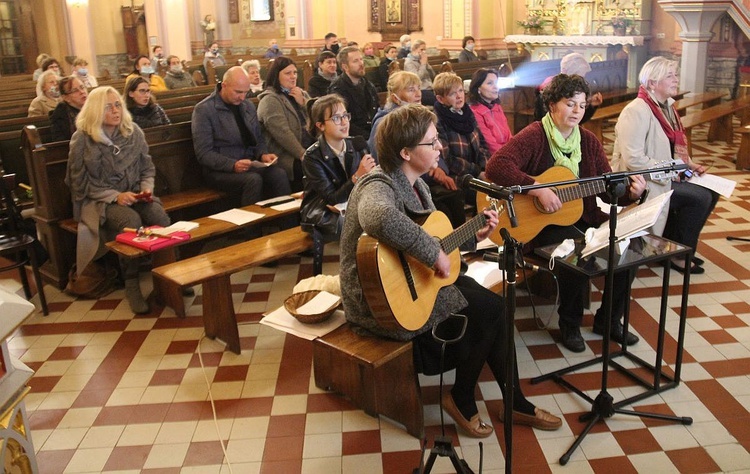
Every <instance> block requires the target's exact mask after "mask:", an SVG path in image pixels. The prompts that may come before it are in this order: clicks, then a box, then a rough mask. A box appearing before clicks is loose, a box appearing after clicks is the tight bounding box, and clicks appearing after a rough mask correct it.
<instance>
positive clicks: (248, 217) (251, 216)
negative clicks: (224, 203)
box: [208, 209, 263, 225]
mask: <svg viewBox="0 0 750 474" xmlns="http://www.w3.org/2000/svg"><path fill="white" fill-rule="evenodd" d="M208 217H210V218H211V219H218V220H220V221H226V222H231V223H232V224H235V225H243V224H247V223H248V222H252V221H257V220H258V219H261V218H263V214H259V213H257V212H250V211H243V210H242V209H229V210H228V211H224V212H220V213H218V214H214V215H213V216H208Z"/></svg>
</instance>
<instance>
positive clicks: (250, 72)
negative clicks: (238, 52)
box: [242, 59, 263, 99]
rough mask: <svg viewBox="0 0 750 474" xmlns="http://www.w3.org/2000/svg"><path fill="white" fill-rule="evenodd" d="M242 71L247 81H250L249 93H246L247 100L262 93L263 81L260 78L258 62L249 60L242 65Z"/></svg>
mask: <svg viewBox="0 0 750 474" xmlns="http://www.w3.org/2000/svg"><path fill="white" fill-rule="evenodd" d="M242 69H244V70H245V72H246V73H247V77H248V79H250V92H248V93H247V98H248V99H249V98H251V97H257V96H258V94H260V93H261V92H263V79H261V78H260V61H258V60H257V59H250V60H248V61H245V62H244V63H242Z"/></svg>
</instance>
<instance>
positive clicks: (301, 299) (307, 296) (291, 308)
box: [284, 290, 341, 324]
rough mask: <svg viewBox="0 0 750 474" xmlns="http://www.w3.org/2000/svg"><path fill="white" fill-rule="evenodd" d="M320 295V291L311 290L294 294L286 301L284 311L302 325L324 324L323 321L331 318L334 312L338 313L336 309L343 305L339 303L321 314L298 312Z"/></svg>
mask: <svg viewBox="0 0 750 474" xmlns="http://www.w3.org/2000/svg"><path fill="white" fill-rule="evenodd" d="M318 293H320V290H310V291H303V292H301V293H294V294H293V295H292V296H290V297H289V298H287V299H286V301H284V309H286V310H287V311H288V312H289V314H291V315H292V316H294V317H295V318H297V320H298V321H299V322H301V323H305V324H315V323H322V322H323V321H325V320H326V319H328V318H330V317H331V315H332V314H333V312H334V311H336V308H338V307H339V306H340V304H341V303H338V304H336V305H335V306H332V307H330V308H328V309H327V310H325V311H323V312H322V313H319V314H299V313H298V312H297V308H299V307H300V306H302V305H304V304H305V303H307V302H308V301H310V300H311V299H313V298H315V296H317V295H318Z"/></svg>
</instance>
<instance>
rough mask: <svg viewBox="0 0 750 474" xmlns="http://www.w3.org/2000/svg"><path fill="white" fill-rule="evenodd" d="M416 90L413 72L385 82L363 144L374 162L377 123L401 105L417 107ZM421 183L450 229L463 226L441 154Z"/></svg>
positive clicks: (419, 95) (459, 202)
mask: <svg viewBox="0 0 750 474" xmlns="http://www.w3.org/2000/svg"><path fill="white" fill-rule="evenodd" d="M419 87H420V80H419V76H417V75H416V74H414V73H413V72H406V71H398V72H395V73H393V75H391V77H390V78H389V79H388V99H387V100H386V103H385V106H384V107H383V108H382V109H380V110H378V113H377V114H375V118H374V119H373V121H372V133H371V134H370V140H369V141H368V142H367V144H368V147H369V148H370V151H371V153H372V156H374V157H375V159H377V157H378V156H377V143H376V141H375V137H376V135H377V131H378V127H379V126H380V123H381V122H382V121H383V119H384V118H385V116H386V115H388V114H389V113H391V112H393V111H394V110H396V109H397V108H399V107H401V106H402V105H409V104H419V103H420V101H421V99H422V91H421V90H420V88H419ZM438 145H439V144H438ZM422 179H423V180H424V182H425V183H427V185H428V186H429V187H430V192H431V193H432V200H433V201H434V202H435V206H436V207H437V208H438V210H439V211H442V212H443V213H444V214H445V215H446V216H448V219H450V221H451V225H452V226H453V227H454V228H456V227H458V226H460V225H461V224H463V223H464V222H465V221H466V212H465V211H464V198H463V196H462V194H461V191H459V190H458V186H456V182H455V181H454V180H453V178H451V177H450V176H449V170H448V165H447V164H446V162H445V159H444V157H443V156H442V154H441V156H440V157H439V158H438V166H436V167H435V168H434V169H431V170H430V171H429V172H428V173H427V174H425V175H424V176H422Z"/></svg>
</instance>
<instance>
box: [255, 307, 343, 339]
mask: <svg viewBox="0 0 750 474" xmlns="http://www.w3.org/2000/svg"><path fill="white" fill-rule="evenodd" d="M345 322H346V317H345V316H344V311H343V310H340V309H337V310H336V311H334V312H333V314H332V315H331V317H330V318H328V319H327V320H326V321H323V322H322V323H318V324H305V323H301V322H299V321H298V320H297V319H296V318H295V317H294V316H292V315H291V314H289V312H288V311H287V310H286V309H284V307H283V306H281V307H279V308H277V309H275V310H274V311H271V312H270V313H268V314H266V315H265V316H264V317H263V319H261V320H260V323H261V324H265V325H266V326H271V327H273V328H276V329H278V330H279V331H283V332H287V333H289V334H293V335H295V336H297V337H301V338H303V339H307V340H308V341H312V340H313V339H315V338H316V337H321V336H325V335H326V334H328V333H329V332H331V331H333V330H334V329H336V328H337V327H339V326H341V325H342V324H344V323H345Z"/></svg>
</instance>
